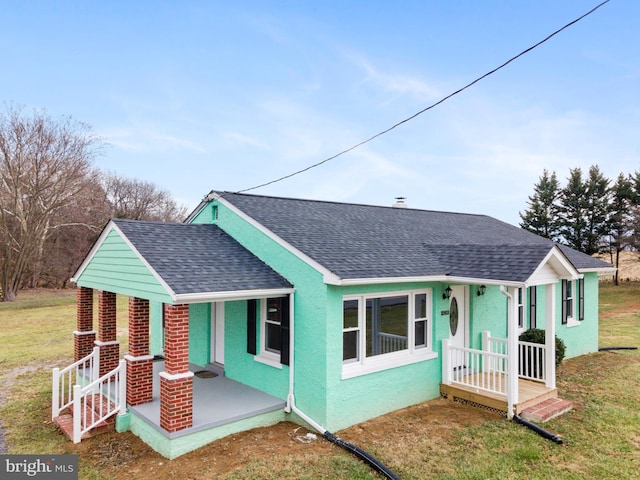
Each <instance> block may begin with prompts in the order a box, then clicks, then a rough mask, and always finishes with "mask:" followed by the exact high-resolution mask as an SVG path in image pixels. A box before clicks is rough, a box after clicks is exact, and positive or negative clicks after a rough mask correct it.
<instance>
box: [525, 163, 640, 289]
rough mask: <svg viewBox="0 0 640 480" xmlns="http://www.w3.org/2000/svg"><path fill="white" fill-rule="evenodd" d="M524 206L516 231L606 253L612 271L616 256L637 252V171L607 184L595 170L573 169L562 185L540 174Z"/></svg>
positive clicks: (639, 206) (551, 176)
mask: <svg viewBox="0 0 640 480" xmlns="http://www.w3.org/2000/svg"><path fill="white" fill-rule="evenodd" d="M527 205H528V208H527V209H526V210H525V211H524V212H520V219H521V220H522V221H521V222H520V227H522V228H523V229H525V230H528V231H530V232H533V233H536V234H538V235H541V236H543V237H546V238H549V239H551V240H553V241H555V242H558V243H563V244H565V245H568V246H569V247H571V248H574V249H575V250H578V251H580V252H584V253H586V254H588V255H594V254H596V253H603V252H607V253H609V254H610V255H611V260H612V263H613V264H614V266H615V267H616V268H617V267H618V262H619V259H620V252H622V251H623V250H638V248H640V172H635V173H633V174H624V173H620V174H619V175H618V177H617V178H616V180H615V181H613V182H612V181H611V179H608V178H607V177H605V176H604V175H603V173H602V171H601V170H600V168H599V167H598V166H597V165H592V166H591V167H590V168H589V171H588V173H587V174H584V173H583V172H582V170H581V169H580V168H573V169H570V170H569V177H568V178H567V182H566V184H565V185H564V186H561V185H560V182H559V181H558V177H557V175H556V173H555V172H551V173H550V172H549V171H548V170H544V172H543V174H542V175H541V176H540V178H539V180H538V183H536V184H535V185H534V189H533V195H531V196H530V197H529V200H528V202H527ZM615 283H616V284H617V283H618V276H617V273H616V277H615Z"/></svg>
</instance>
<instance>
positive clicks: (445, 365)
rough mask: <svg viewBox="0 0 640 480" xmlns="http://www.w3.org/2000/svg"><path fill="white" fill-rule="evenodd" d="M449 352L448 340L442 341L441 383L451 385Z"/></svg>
mask: <svg viewBox="0 0 640 480" xmlns="http://www.w3.org/2000/svg"><path fill="white" fill-rule="evenodd" d="M450 357H451V352H449V339H447V338H443V339H442V383H444V384H445V385H451V363H450Z"/></svg>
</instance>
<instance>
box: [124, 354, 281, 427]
mask: <svg viewBox="0 0 640 480" xmlns="http://www.w3.org/2000/svg"><path fill="white" fill-rule="evenodd" d="M164 369H165V362H164V360H162V359H157V360H155V361H154V362H153V387H152V397H151V400H150V401H148V402H146V403H143V404H139V405H135V406H131V405H130V406H129V411H130V412H131V413H132V414H133V415H136V416H137V417H139V418H140V419H141V420H143V421H145V422H146V423H148V424H149V425H150V426H152V427H153V428H154V429H155V430H157V431H158V432H159V433H160V434H162V435H163V436H164V437H166V438H168V439H169V438H179V437H182V436H187V435H191V434H194V433H197V432H200V431H203V430H208V429H214V428H217V427H222V426H225V425H229V424H232V423H235V422H238V421H241V420H245V419H248V418H252V417H259V416H261V415H263V414H266V413H271V412H278V413H281V414H282V416H283V419H284V407H285V405H286V402H285V401H284V400H281V399H279V398H276V397H273V396H271V395H269V394H267V393H265V392H262V391H260V390H257V389H255V388H252V387H250V386H247V385H244V384H242V383H240V382H236V381H234V380H231V379H230V378H227V377H225V376H224V374H223V373H222V372H221V371H218V372H216V371H214V370H212V369H203V368H202V367H200V366H198V365H193V364H190V365H189V372H190V373H192V374H193V377H192V384H193V385H192V389H193V390H192V395H193V402H192V423H191V426H190V427H187V428H184V429H182V430H178V431H175V432H167V431H166V430H165V429H164V428H163V427H162V426H161V424H160V411H161V405H160V372H162V371H164Z"/></svg>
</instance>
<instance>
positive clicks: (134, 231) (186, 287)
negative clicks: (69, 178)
mask: <svg viewBox="0 0 640 480" xmlns="http://www.w3.org/2000/svg"><path fill="white" fill-rule="evenodd" d="M113 229H115V230H116V231H118V233H120V234H121V235H122V236H123V239H124V240H125V242H126V243H127V244H128V245H129V246H130V247H131V249H132V250H133V251H134V252H135V253H136V254H137V255H138V256H139V258H140V259H141V260H142V261H143V262H144V264H145V265H146V266H147V267H148V268H149V269H150V271H151V273H152V274H153V275H154V276H155V277H156V278H157V279H158V280H159V282H160V283H161V284H163V286H164V287H165V289H166V290H168V292H167V293H168V294H169V295H170V296H171V297H172V298H173V299H174V300H175V301H184V302H187V301H189V300H195V299H198V300H202V298H203V297H207V296H216V295H220V293H221V292H222V293H224V294H226V295H227V296H234V294H235V295H242V294H243V293H244V292H255V291H270V292H272V293H273V291H286V290H292V285H291V284H290V283H289V282H288V281H287V280H286V279H285V278H283V277H282V276H281V275H279V274H278V273H276V272H275V271H274V270H273V269H272V268H271V267H269V266H268V265H266V264H265V263H264V262H263V261H262V260H260V259H259V258H258V257H256V256H255V255H253V254H252V253H251V252H249V251H248V250H246V249H245V248H244V247H242V246H241V245H240V244H239V243H238V242H237V241H236V240H234V239H233V238H231V237H230V236H229V235H228V234H226V233H225V232H224V231H222V230H221V229H220V228H219V227H217V226H216V225H204V224H185V223H163V222H145V221H134V220H122V219H113V220H111V221H110V222H109V224H108V225H107V226H106V227H105V230H104V231H103V234H102V235H101V237H100V239H98V241H97V242H96V245H94V248H93V250H92V252H91V253H90V254H89V255H88V256H87V259H86V260H85V262H84V263H83V264H82V265H81V267H80V268H79V270H78V272H77V273H76V274H75V275H74V279H77V278H79V277H80V276H81V275H82V273H83V272H84V270H85V269H86V268H87V267H88V265H89V262H90V261H91V258H92V257H93V256H94V254H95V252H96V251H97V250H98V249H99V248H100V246H101V243H102V242H101V240H103V239H104V238H106V235H107V234H108V232H109V231H111V230H113ZM254 296H255V295H254Z"/></svg>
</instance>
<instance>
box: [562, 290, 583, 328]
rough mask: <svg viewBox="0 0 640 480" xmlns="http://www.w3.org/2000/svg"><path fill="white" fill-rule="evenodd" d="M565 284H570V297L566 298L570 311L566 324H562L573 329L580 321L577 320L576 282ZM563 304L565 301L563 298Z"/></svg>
mask: <svg viewBox="0 0 640 480" xmlns="http://www.w3.org/2000/svg"><path fill="white" fill-rule="evenodd" d="M567 284H571V296H570V297H567V298H570V299H571V311H570V312H569V316H568V317H567V323H565V324H564V326H565V327H567V328H573V327H577V326H579V325H580V320H578V310H577V309H578V301H577V299H576V292H577V289H578V282H577V281H576V280H568V281H567ZM562 301H563V302H564V301H565V299H564V298H563V299H562Z"/></svg>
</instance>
